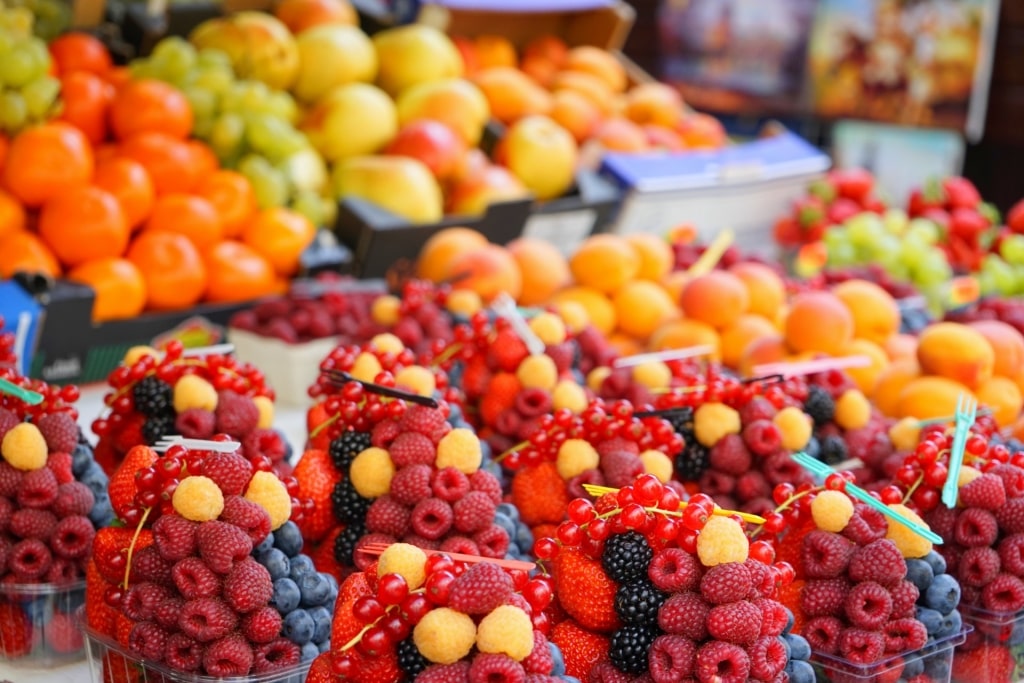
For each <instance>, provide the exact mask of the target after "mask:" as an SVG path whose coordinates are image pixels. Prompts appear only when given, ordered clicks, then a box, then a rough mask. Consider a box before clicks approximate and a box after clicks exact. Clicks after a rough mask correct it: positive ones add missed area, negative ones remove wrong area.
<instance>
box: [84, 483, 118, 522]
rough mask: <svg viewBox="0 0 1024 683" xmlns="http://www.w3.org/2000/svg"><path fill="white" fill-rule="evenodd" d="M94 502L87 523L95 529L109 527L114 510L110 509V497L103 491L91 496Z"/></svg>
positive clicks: (112, 519)
mask: <svg viewBox="0 0 1024 683" xmlns="http://www.w3.org/2000/svg"><path fill="white" fill-rule="evenodd" d="M93 498H94V502H93V506H92V510H90V511H89V521H90V522H92V525H93V526H94V527H96V528H97V529H102V528H103V527H105V526H110V523H111V522H113V521H114V510H113V508H111V507H110V496H109V495H107V492H106V490H104V491H103V492H102V493H100V494H99V495H95V494H94V495H93Z"/></svg>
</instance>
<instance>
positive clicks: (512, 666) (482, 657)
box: [469, 652, 526, 683]
mask: <svg viewBox="0 0 1024 683" xmlns="http://www.w3.org/2000/svg"><path fill="white" fill-rule="evenodd" d="M490 681H504V682H505V683H515V682H516V681H524V682H525V681H526V672H525V671H524V670H523V665H522V664H520V663H519V662H517V661H516V660H514V659H512V658H511V657H509V656H508V655H499V654H485V653H482V652H481V653H477V655H476V656H475V657H473V661H472V662H470V665H469V683H489V682H490Z"/></svg>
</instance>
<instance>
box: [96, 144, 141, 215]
mask: <svg viewBox="0 0 1024 683" xmlns="http://www.w3.org/2000/svg"><path fill="white" fill-rule="evenodd" d="M92 184H93V185H95V186H96V187H99V188H102V189H104V190H106V191H107V192H109V193H110V194H112V195H114V197H116V198H117V201H118V202H120V203H121V210H122V211H124V217H125V220H126V221H127V222H128V227H129V228H137V227H139V226H140V225H142V222H143V221H144V220H146V218H148V217H149V214H150V212H151V211H152V210H153V202H155V201H156V190H155V189H153V181H152V180H151V179H150V177H149V173H147V172H146V169H145V168H144V167H143V166H142V164H140V163H139V162H137V161H133V160H132V159H127V158H123V157H112V158H110V159H106V160H104V161H101V162H99V163H98V164H97V165H96V175H95V176H94V177H93V180H92Z"/></svg>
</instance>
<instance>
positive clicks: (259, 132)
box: [245, 114, 292, 159]
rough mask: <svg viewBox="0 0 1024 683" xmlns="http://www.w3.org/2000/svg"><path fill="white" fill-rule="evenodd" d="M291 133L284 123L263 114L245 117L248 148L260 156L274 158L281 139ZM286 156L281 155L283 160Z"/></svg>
mask: <svg viewBox="0 0 1024 683" xmlns="http://www.w3.org/2000/svg"><path fill="white" fill-rule="evenodd" d="M291 131H292V128H291V126H289V125H288V124H287V123H285V122H284V121H281V120H279V119H275V118H272V117H270V116H266V115H265V114H250V115H248V116H246V117H245V137H246V142H248V143H249V147H250V148H251V149H252V150H253V151H254V152H256V153H257V154H260V155H262V156H266V157H276V156H277V152H278V150H280V147H281V144H282V143H283V142H284V140H283V138H284V137H285V136H287V135H288V134H289V133H290V132H291ZM287 156H288V155H287V154H281V155H280V158H281V159H284V158H286V157H287Z"/></svg>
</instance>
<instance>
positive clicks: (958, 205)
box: [942, 177, 981, 209]
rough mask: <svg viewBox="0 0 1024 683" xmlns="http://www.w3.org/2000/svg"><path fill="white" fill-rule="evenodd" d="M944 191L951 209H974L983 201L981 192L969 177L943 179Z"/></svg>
mask: <svg viewBox="0 0 1024 683" xmlns="http://www.w3.org/2000/svg"><path fill="white" fill-rule="evenodd" d="M942 192H943V194H945V195H946V204H947V206H949V207H950V208H951V209H974V208H977V206H978V204H980V203H981V193H980V192H978V188H976V187H975V186H974V183H972V182H971V181H970V180H968V179H967V178H961V177H954V178H946V179H945V180H943V181H942Z"/></svg>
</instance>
